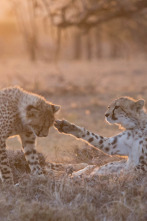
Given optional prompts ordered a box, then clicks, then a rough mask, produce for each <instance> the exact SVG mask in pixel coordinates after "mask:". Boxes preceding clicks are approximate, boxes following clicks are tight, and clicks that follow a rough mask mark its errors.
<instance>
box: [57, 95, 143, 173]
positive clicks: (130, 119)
mask: <svg viewBox="0 0 147 221" xmlns="http://www.w3.org/2000/svg"><path fill="white" fill-rule="evenodd" d="M105 119H106V121H107V122H108V123H110V124H117V125H118V126H120V127H121V128H123V131H122V132H121V133H120V134H118V135H115V136H113V137H103V136H100V135H98V134H95V133H92V132H90V131H88V130H86V129H85V128H82V127H80V126H77V125H75V124H72V123H70V122H68V121H66V120H56V121H55V124H54V125H55V127H56V128H57V129H58V131H59V132H60V133H64V134H69V135H72V136H74V137H76V138H77V139H82V140H83V141H85V142H88V143H89V144H90V145H92V146H93V147H95V148H98V149H99V150H101V151H103V152H105V153H106V154H109V155H120V156H127V158H128V159H127V160H123V161H119V162H111V163H108V164H106V165H103V166H101V167H99V168H95V169H94V170H93V172H91V174H93V175H96V174H97V175H104V174H105V175H108V174H111V173H113V174H119V173H120V172H121V171H125V172H127V171H131V169H133V170H137V171H138V170H139V171H147V113H146V110H145V107H144V100H135V99H133V98H130V97H121V98H119V99H116V100H114V101H113V102H112V103H111V105H110V106H108V109H107V111H106V113H105ZM91 168H94V166H93V167H92V166H90V165H89V166H87V167H86V168H84V169H83V170H81V171H78V172H76V175H82V174H84V173H85V172H86V171H87V170H89V169H91Z"/></svg>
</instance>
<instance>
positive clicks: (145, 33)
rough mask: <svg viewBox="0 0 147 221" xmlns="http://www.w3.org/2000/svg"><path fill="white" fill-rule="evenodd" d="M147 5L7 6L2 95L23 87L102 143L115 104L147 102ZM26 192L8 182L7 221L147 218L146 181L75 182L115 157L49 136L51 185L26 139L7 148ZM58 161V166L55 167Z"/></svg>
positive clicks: (38, 1)
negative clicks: (81, 171)
mask: <svg viewBox="0 0 147 221" xmlns="http://www.w3.org/2000/svg"><path fill="white" fill-rule="evenodd" d="M146 59H147V2H146V0H124V1H120V0H54V1H53V0H24V1H20V0H1V2H0V88H1V89H2V88H4V87H8V86H14V85H19V86H20V87H22V88H24V89H26V90H28V91H31V92H35V93H38V94H40V95H42V96H44V97H45V98H46V99H47V100H49V101H51V102H53V103H55V104H58V105H61V111H60V112H59V114H58V115H57V116H56V117H57V118H58V119H62V118H65V119H67V120H69V121H71V122H73V123H76V124H78V125H81V126H83V127H85V128H88V129H89V130H90V131H93V132H95V133H98V134H100V135H103V136H113V135H114V134H116V133H119V129H118V128H117V127H116V126H112V125H108V124H107V123H106V122H105V119H104V115H105V111H106V108H107V106H108V105H109V104H110V103H111V101H112V100H114V99H115V98H118V97H120V96H131V97H133V98H135V99H139V98H143V99H145V100H147V64H146ZM7 147H8V156H9V159H10V165H11V167H12V171H13V174H14V180H15V183H19V186H15V187H12V186H11V187H10V186H9V187H8V186H5V185H3V184H2V183H0V220H1V221H8V220H10V221H11V220H14V221H20V220H22V221H28V220H29V221H41V220H43V221H49V220H63V221H66V220H67V221H70V220H71V221H73V220H79V221H81V220H82V221H85V220H88V221H89V220H91V221H94V220H95V221H97V220H112V221H113V220H130V221H132V220H134V221H138V220H139V221H143V220H146V219H147V212H146V207H147V200H146V199H147V188H146V184H147V179H146V176H145V175H146V174H143V175H141V174H129V175H127V176H126V175H124V174H121V175H120V176H112V175H110V176H102V177H96V178H93V179H89V178H88V177H87V178H79V179H73V178H72V175H71V174H70V172H69V170H70V168H72V170H77V169H78V168H82V167H84V166H86V165H87V164H90V165H92V164H94V165H98V166H99V165H103V164H105V163H107V162H110V161H114V160H121V158H119V157H118V156H113V157H110V156H108V155H106V154H103V153H102V152H100V151H98V150H95V149H94V148H92V147H90V146H89V145H87V144H85V143H83V142H81V141H77V140H76V139H74V138H73V137H70V136H66V135H63V134H62V135H61V134H59V133H58V132H57V130H55V128H51V129H50V133H49V135H48V137H47V138H39V139H37V150H38V151H39V152H41V153H42V154H43V155H41V156H40V159H41V162H42V165H43V166H44V167H45V170H46V180H44V181H40V180H38V179H37V178H34V177H31V176H30V175H29V170H28V168H27V165H26V162H25V159H24V157H23V155H22V152H21V144H20V142H19V138H18V137H14V138H10V139H8V140H7ZM51 163H58V167H56V168H53V169H52V164H51Z"/></svg>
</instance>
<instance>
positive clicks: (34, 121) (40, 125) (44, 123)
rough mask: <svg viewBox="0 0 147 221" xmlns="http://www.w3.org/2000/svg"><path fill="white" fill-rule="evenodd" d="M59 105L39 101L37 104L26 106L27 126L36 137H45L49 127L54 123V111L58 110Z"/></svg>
mask: <svg viewBox="0 0 147 221" xmlns="http://www.w3.org/2000/svg"><path fill="white" fill-rule="evenodd" d="M59 109H60V106H58V105H54V104H51V103H49V102H45V101H42V102H39V103H38V104H37V105H35V106H33V105H29V106H27V108H26V117H27V121H28V124H29V126H30V127H31V128H32V130H33V131H34V133H35V134H36V135H37V136H38V137H46V136H47V135H48V133H49V128H50V127H51V126H52V125H53V124H54V121H55V113H57V112H58V110H59Z"/></svg>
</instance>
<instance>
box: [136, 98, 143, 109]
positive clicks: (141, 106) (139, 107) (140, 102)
mask: <svg viewBox="0 0 147 221" xmlns="http://www.w3.org/2000/svg"><path fill="white" fill-rule="evenodd" d="M143 106H144V100H138V101H136V102H135V107H136V110H137V111H138V110H140V109H142V108H143Z"/></svg>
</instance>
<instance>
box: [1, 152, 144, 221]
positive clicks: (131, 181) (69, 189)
mask: <svg viewBox="0 0 147 221" xmlns="http://www.w3.org/2000/svg"><path fill="white" fill-rule="evenodd" d="M18 157H19V159H21V160H20V161H19V159H18ZM9 159H10V163H11V167H12V171H13V174H14V177H15V179H16V178H17V181H19V186H5V185H3V184H0V189H1V191H0V199H1V200H0V220H1V221H9V220H10V221H20V220H22V221H42V220H43V221H49V220H53V221H54V220H55V221H57V220H62V221H66V220H67V221H69V220H71V221H74V220H79V221H85V220H88V221H90V220H91V221H96V220H113V221H115V220H116V221H118V220H128V221H129V220H130V221H132V220H133V221H136V220H137V221H138V220H139V221H145V220H146V218H147V213H146V199H147V190H146V184H147V178H146V176H145V174H144V175H141V174H129V175H123V174H122V175H120V176H118V177H117V176H100V177H96V178H92V179H89V178H85V179H83V178H72V177H71V176H68V175H67V174H66V173H63V174H62V176H61V175H59V176H57V173H56V175H55V173H54V171H52V172H51V171H50V172H48V173H46V180H44V181H40V180H39V179H37V178H35V177H31V176H30V175H29V173H28V172H29V171H28V168H27V166H26V162H25V159H24V158H23V155H22V153H21V152H19V153H17V154H15V153H14V152H12V151H11V152H9ZM40 159H41V160H42V162H43V163H42V165H43V166H44V165H45V163H47V162H45V161H44V158H43V156H42V155H41V158H40ZM16 171H17V172H16ZM16 174H17V175H16ZM18 174H19V175H18Z"/></svg>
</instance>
